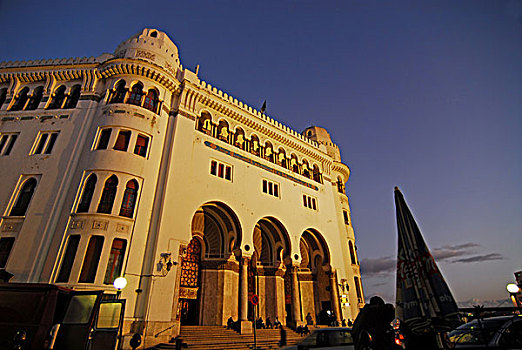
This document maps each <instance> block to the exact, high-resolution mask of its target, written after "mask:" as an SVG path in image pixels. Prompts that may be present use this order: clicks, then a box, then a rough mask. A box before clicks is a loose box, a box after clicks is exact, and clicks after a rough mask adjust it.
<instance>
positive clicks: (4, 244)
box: [0, 237, 15, 269]
mask: <svg viewBox="0 0 522 350" xmlns="http://www.w3.org/2000/svg"><path fill="white" fill-rule="evenodd" d="M14 242H15V238H14V237H4V238H0V269H3V268H5V266H6V265H7V260H8V259H9V255H10V254H11V249H13V244H14Z"/></svg>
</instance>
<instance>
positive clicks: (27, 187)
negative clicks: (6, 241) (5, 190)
mask: <svg viewBox="0 0 522 350" xmlns="http://www.w3.org/2000/svg"><path fill="white" fill-rule="evenodd" d="M35 188H36V179H35V178H34V177H32V178H30V179H29V180H27V181H26V182H25V183H24V185H23V186H22V188H21V189H20V192H19V194H18V198H17V199H16V203H15V205H14V206H13V208H12V209H11V213H10V214H9V215H10V216H24V215H25V213H26V211H27V207H29V203H30V202H31V198H32V197H33V193H34V189H35Z"/></svg>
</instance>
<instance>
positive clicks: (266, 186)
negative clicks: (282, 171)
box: [263, 180, 279, 197]
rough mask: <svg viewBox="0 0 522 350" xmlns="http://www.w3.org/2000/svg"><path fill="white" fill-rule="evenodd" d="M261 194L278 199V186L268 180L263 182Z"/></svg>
mask: <svg viewBox="0 0 522 350" xmlns="http://www.w3.org/2000/svg"><path fill="white" fill-rule="evenodd" d="M263 193H266V194H269V195H271V196H274V197H279V184H278V183H275V182H272V181H269V180H263Z"/></svg>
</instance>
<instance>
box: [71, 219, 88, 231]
mask: <svg viewBox="0 0 522 350" xmlns="http://www.w3.org/2000/svg"><path fill="white" fill-rule="evenodd" d="M84 223H85V221H84V220H73V221H71V226H70V227H71V230H80V229H82V228H83V225H84Z"/></svg>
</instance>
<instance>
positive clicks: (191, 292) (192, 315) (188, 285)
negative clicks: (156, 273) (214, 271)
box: [179, 237, 201, 325]
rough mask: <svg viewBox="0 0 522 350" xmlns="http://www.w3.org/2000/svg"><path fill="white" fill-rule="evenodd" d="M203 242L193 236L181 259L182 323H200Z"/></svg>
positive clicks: (180, 302)
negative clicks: (200, 273) (200, 274)
mask: <svg viewBox="0 0 522 350" xmlns="http://www.w3.org/2000/svg"><path fill="white" fill-rule="evenodd" d="M200 262H201V243H200V241H199V239H198V238H195V237H194V238H192V240H191V241H190V243H189V244H188V246H187V250H186V254H185V255H184V257H183V259H182V261H181V276H180V284H179V285H180V296H179V307H180V309H181V311H180V322H181V324H182V325H185V324H187V325H194V324H198V315H199V303H198V300H199V288H200V276H199V271H200Z"/></svg>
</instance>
